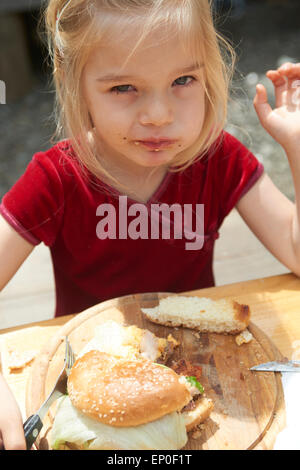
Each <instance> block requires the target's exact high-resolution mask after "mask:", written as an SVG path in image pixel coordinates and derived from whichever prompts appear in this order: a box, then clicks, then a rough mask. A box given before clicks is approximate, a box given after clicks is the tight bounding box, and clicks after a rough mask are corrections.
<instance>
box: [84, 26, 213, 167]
mask: <svg viewBox="0 0 300 470" xmlns="http://www.w3.org/2000/svg"><path fill="white" fill-rule="evenodd" d="M156 37H159V36H156ZM135 43H136V34H131V35H130V34H129V35H128V39H127V41H122V42H118V37H116V38H115V41H111V42H110V43H109V45H107V46H105V47H98V48H95V49H94V51H93V52H92V54H91V55H90V56H89V59H88V62H87V64H86V66H85V69H84V72H83V90H84V97H85V100H86V103H87V106H88V109H89V112H90V116H91V118H92V121H93V124H94V127H95V131H96V141H97V146H98V149H99V150H100V152H101V155H102V157H103V158H104V159H105V161H108V162H111V163H114V164H117V165H119V166H121V167H123V168H131V169H132V168H136V169H137V168H138V167H139V169H141V167H144V169H146V167H147V168H149V169H150V168H154V167H159V166H166V165H168V164H170V163H171V162H172V160H173V159H174V157H175V156H176V155H177V154H178V153H180V152H182V151H183V150H185V149H187V148H189V147H190V146H191V145H192V144H194V143H195V141H196V139H197V138H198V137H199V134H200V131H201V128H202V125H203V121H204V114H205V105H204V102H205V99H204V96H205V95H204V78H203V77H204V74H203V66H202V64H201V63H197V64H195V63H193V60H192V59H191V57H189V55H188V54H187V53H186V51H185V50H184V48H183V46H182V45H181V43H180V40H179V38H178V37H176V36H173V37H172V38H170V39H168V40H166V41H165V42H163V43H158V44H155V37H154V38H152V42H151V38H150V37H149V38H148V39H147V40H146V42H144V44H143V46H141V47H140V48H138V50H137V51H136V52H135V54H134V55H133V56H132V57H131V58H130V59H129V61H128V62H127V63H126V64H125V66H123V64H124V61H125V59H126V58H127V57H128V55H129V54H130V51H131V50H132V49H133V47H134V45H135ZM122 66H123V67H122Z"/></svg>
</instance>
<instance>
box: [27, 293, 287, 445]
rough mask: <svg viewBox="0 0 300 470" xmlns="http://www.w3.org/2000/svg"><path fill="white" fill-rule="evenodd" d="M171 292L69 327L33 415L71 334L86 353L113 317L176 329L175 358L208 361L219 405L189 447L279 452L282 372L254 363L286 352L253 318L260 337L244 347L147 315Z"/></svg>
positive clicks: (131, 301) (40, 376) (37, 376)
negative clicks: (98, 327)
mask: <svg viewBox="0 0 300 470" xmlns="http://www.w3.org/2000/svg"><path fill="white" fill-rule="evenodd" d="M167 295H172V294H166V293H161V294H141V295H130V296H124V297H121V298H118V299H113V300H109V301H106V302H103V303H101V304H99V305H96V306H94V307H92V308H90V309H88V310H86V311H84V312H82V313H80V314H78V315H77V316H76V317H74V318H72V319H71V320H70V321H69V322H67V323H66V324H65V325H63V326H62V327H61V328H60V329H59V330H58V331H57V332H56V333H55V334H54V335H53V337H52V338H51V340H50V341H48V342H47V344H46V346H45V347H44V348H43V350H42V351H41V354H40V356H39V357H38V358H37V359H36V360H35V363H34V365H33V368H32V372H31V375H30V379H29V381H28V386H27V392H26V411H27V415H28V416H29V415H31V414H33V413H34V412H35V411H36V410H37V409H38V408H39V406H40V405H41V404H42V403H43V401H44V400H45V398H46V397H47V395H48V394H49V393H50V391H51V390H52V388H53V385H54V383H55V379H56V378H57V376H58V374H59V372H60V370H61V368H62V365H63V356H64V344H63V343H64V338H65V336H66V335H68V337H69V340H70V342H71V344H72V347H73V349H74V352H75V354H76V353H79V351H80V350H81V348H82V347H83V346H84V345H85V344H86V343H87V342H88V341H90V340H91V338H92V337H93V334H94V328H95V326H96V325H99V324H101V323H103V322H105V321H107V320H109V319H111V320H114V321H117V322H120V323H122V324H123V325H133V324H134V325H137V326H139V327H140V328H147V329H149V330H150V331H152V332H153V333H154V334H156V335H157V336H160V337H167V336H168V334H170V333H172V335H173V336H174V338H176V339H177V340H178V341H179V342H180V346H179V348H177V349H176V350H175V351H176V352H175V354H174V356H173V357H172V359H173V360H177V359H179V358H185V359H187V360H189V361H191V362H192V363H193V364H197V365H201V366H202V370H203V378H202V384H203V386H204V388H205V393H206V395H207V396H208V397H209V398H211V399H212V400H213V402H214V410H213V412H212V414H211V416H210V417H209V419H208V420H206V422H205V425H204V426H203V430H202V431H201V433H200V436H199V437H197V438H195V437H194V438H193V437H192V436H190V438H189V441H188V443H187V445H186V447H185V449H194V450H197V449H198V450H200V449H203V450H205V449H208V450H217V449H218V450H226V449H228V450H231V449H236V450H240V449H241V450H246V449H254V448H255V449H272V446H273V444H274V442H275V439H276V436H277V434H278V432H280V431H281V430H282V429H283V427H284V425H285V406H284V397H283V390H282V385H281V378H280V374H278V373H270V372H251V371H250V370H249V368H250V367H251V366H253V365H256V364H258V363H261V362H267V361H270V360H275V359H281V358H282V357H281V355H280V353H279V351H278V350H277V349H276V348H275V346H274V345H273V344H272V343H271V341H270V340H269V339H268V337H267V336H266V335H265V334H264V333H263V332H262V331H261V330H260V329H259V328H258V327H256V326H255V325H254V324H252V323H251V324H250V326H249V328H248V329H249V330H250V331H251V333H252V335H253V336H254V339H253V340H252V341H251V342H250V343H247V344H243V345H241V346H238V345H237V344H236V342H235V337H234V336H232V335H220V334H207V333H202V334H198V333H196V332H195V331H194V330H189V329H185V328H169V327H164V326H161V325H157V324H154V323H151V322H150V321H148V320H147V319H146V317H145V316H144V315H143V313H142V312H141V307H148V308H149V307H154V306H156V305H157V304H158V302H159V299H160V298H163V297H166V296H167ZM250 308H251V306H250ZM53 413H54V410H53V409H52V410H51V409H50V412H49V414H48V421H47V422H46V423H45V425H44V428H43V430H42V433H41V435H40V439H39V441H38V446H39V448H40V449H47V448H49V446H48V436H49V432H51V423H52V419H53Z"/></svg>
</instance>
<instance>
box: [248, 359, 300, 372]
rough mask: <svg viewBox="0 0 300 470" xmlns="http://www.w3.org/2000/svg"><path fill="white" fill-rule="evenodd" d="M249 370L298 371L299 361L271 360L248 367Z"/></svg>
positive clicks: (299, 367) (299, 369) (299, 368)
mask: <svg viewBox="0 0 300 470" xmlns="http://www.w3.org/2000/svg"><path fill="white" fill-rule="evenodd" d="M250 370H257V371H263V372H300V361H288V360H282V361H272V362H265V363H264V364H258V365H257V366H253V367H250Z"/></svg>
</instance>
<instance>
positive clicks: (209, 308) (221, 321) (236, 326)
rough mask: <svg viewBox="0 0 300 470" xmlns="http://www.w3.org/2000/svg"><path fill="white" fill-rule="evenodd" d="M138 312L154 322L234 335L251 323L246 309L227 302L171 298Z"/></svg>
mask: <svg viewBox="0 0 300 470" xmlns="http://www.w3.org/2000/svg"><path fill="white" fill-rule="evenodd" d="M141 310H142V312H143V313H144V314H145V315H146V317H147V318H148V319H149V320H151V321H152V322H154V323H159V324H161V325H166V326H172V327H175V326H184V327H186V328H193V329H196V330H199V331H202V332H210V333H230V334H236V333H239V332H241V331H243V330H244V329H245V328H247V326H248V324H249V321H250V309H249V306H248V305H241V304H239V303H238V302H236V301H234V300H230V299H221V300H212V299H209V298H206V297H185V296H180V295H174V296H169V297H166V298H164V299H161V300H160V301H159V305H158V306H157V307H154V308H142V309H141Z"/></svg>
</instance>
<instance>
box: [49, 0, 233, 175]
mask: <svg viewBox="0 0 300 470" xmlns="http://www.w3.org/2000/svg"><path fill="white" fill-rule="evenodd" d="M99 13H100V14H99ZM44 19H45V28H46V33H47V39H48V47H49V53H50V58H51V61H52V65H53V79H54V85H55V90H56V108H55V109H56V120H57V128H56V133H55V136H54V137H55V138H56V139H58V140H61V139H62V138H68V139H70V140H71V143H72V147H73V149H74V151H75V154H76V156H77V158H78V160H79V162H81V164H82V166H83V168H84V167H86V168H87V169H88V170H89V171H90V172H91V173H92V174H93V175H95V176H96V177H99V178H100V179H101V177H103V175H106V176H108V177H109V178H110V179H111V180H114V181H115V182H116V180H115V178H113V177H112V176H111V175H109V174H108V173H107V172H106V170H105V169H104V168H103V167H102V166H101V164H100V161H99V158H98V157H97V152H96V149H95V148H94V146H93V144H92V140H91V139H89V136H90V135H91V131H92V127H93V124H92V122H91V119H90V116H89V112H88V109H87V106H86V104H85V101H84V99H83V94H82V83H81V75H82V71H83V68H84V66H85V64H86V62H87V60H88V57H89V53H90V51H91V50H92V48H93V47H94V46H95V44H99V42H101V41H104V40H105V39H106V40H107V38H109V35H110V34H114V31H117V33H118V37H119V40H120V42H121V41H122V37H126V34H127V33H126V31H128V28H130V27H131V26H134V27H135V28H136V26H137V20H138V19H141V20H142V22H141V25H142V28H141V35H140V37H139V39H138V41H137V44H136V47H135V49H137V48H138V47H139V45H140V44H141V43H142V42H143V41H144V40H145V39H146V38H147V36H148V35H149V34H150V32H151V33H153V31H155V30H156V29H158V28H160V32H161V27H162V26H163V27H165V31H166V32H167V31H170V28H169V27H170V26H171V30H172V27H173V28H174V27H175V28H176V29H175V30H176V31H177V32H178V33H180V34H182V38H183V42H184V44H185V45H186V47H187V48H188V50H189V52H190V53H191V55H192V56H193V58H194V59H195V61H197V60H198V61H199V58H200V57H201V62H203V63H204V75H205V109H206V114H205V120H204V125H203V127H202V129H201V130H199V138H198V139H197V141H196V142H195V144H194V145H193V146H192V147H190V148H189V149H186V150H184V151H182V152H180V153H179V154H177V155H176V157H175V158H174V160H173V161H172V163H171V165H170V167H169V170H170V171H181V170H183V169H185V168H187V167H188V166H189V165H191V164H192V163H193V162H194V161H195V159H198V158H201V156H203V155H204V154H205V153H206V152H207V150H208V149H209V148H210V147H211V146H212V144H213V143H215V142H217V138H218V136H219V135H220V133H221V131H222V130H223V128H224V125H225V122H226V118H227V102H228V94H229V85H230V82H231V78H232V70H233V64H234V59H235V55H234V51H233V49H232V48H231V46H230V45H229V43H228V42H227V41H226V40H225V39H224V38H222V37H221V36H220V35H219V34H218V33H217V31H216V29H215V27H214V24H213V18H212V5H211V1H210V0H69V1H68V0H49V2H48V5H47V7H46V9H45V11H44ZM133 53H134V51H132V54H133Z"/></svg>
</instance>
